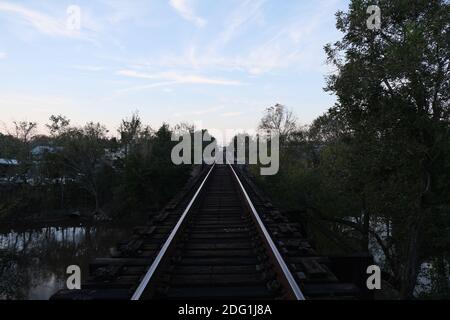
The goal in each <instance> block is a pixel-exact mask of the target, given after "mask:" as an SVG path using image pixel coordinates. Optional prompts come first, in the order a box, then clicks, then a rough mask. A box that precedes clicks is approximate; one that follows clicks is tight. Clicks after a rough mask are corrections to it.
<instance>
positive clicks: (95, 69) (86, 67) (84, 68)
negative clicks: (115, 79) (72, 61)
mask: <svg viewBox="0 0 450 320" xmlns="http://www.w3.org/2000/svg"><path fill="white" fill-rule="evenodd" d="M72 68H73V69H77V70H81V71H90V72H98V71H103V70H105V68H104V67H101V66H90V65H74V66H72Z"/></svg>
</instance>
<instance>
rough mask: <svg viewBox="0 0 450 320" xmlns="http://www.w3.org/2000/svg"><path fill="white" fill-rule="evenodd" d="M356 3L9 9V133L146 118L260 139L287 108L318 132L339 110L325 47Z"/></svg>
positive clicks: (2, 90) (184, 0)
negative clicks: (319, 122)
mask: <svg viewBox="0 0 450 320" xmlns="http://www.w3.org/2000/svg"><path fill="white" fill-rule="evenodd" d="M347 7H348V0H283V1H279V0H214V1H210V0H146V1H144V0H128V1H125V0H117V1H116V0H86V1H77V0H71V1H65V0H24V1H2V0H0V126H3V127H5V126H6V127H7V126H10V125H11V123H12V121H14V120H15V121H21V120H28V121H37V122H38V123H39V125H40V127H39V128H40V130H41V131H42V132H45V131H44V130H45V123H48V118H49V117H50V115H52V114H62V115H65V116H67V117H68V118H70V119H71V120H72V124H77V125H81V124H84V123H86V122H87V121H95V122H101V123H103V124H105V125H106V126H107V127H108V128H109V129H110V130H111V132H114V131H115V130H116V129H117V127H118V126H119V124H120V120H121V119H122V118H125V117H129V116H130V115H131V114H132V112H134V111H139V114H140V115H141V117H142V119H143V121H144V122H145V123H148V124H150V125H151V126H152V127H153V128H158V127H159V126H160V125H161V124H162V123H163V122H166V123H169V124H171V125H174V124H176V123H179V122H189V123H195V124H197V126H201V127H203V128H207V129H211V128H214V129H218V130H225V129H235V130H247V129H251V128H255V127H256V126H257V125H258V122H259V119H261V117H262V115H263V112H264V109H265V108H267V107H269V106H271V105H274V104H276V103H281V104H284V105H286V106H287V107H288V108H290V109H292V110H293V111H294V113H295V114H296V115H297V117H298V118H299V120H300V123H301V124H308V123H310V122H311V121H312V120H314V119H315V118H316V117H317V116H319V115H321V114H323V113H324V112H325V111H326V110H327V109H328V108H329V107H331V106H332V105H333V104H334V101H335V97H334V96H332V95H330V94H329V93H326V92H324V91H323V87H324V86H325V76H326V75H327V74H329V73H330V72H331V68H330V66H327V65H326V56H325V53H324V50H323V47H324V45H325V44H327V43H329V42H335V41H337V40H339V39H340V37H341V34H340V33H339V32H338V31H337V30H336V28H335V13H336V11H338V10H346V9H347Z"/></svg>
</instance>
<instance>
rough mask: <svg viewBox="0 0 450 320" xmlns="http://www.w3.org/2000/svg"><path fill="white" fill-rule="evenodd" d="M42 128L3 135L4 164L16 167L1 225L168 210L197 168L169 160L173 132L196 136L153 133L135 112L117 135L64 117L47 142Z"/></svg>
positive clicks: (52, 123)
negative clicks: (74, 213) (65, 215)
mask: <svg viewBox="0 0 450 320" xmlns="http://www.w3.org/2000/svg"><path fill="white" fill-rule="evenodd" d="M36 128H37V123H35V122H25V121H22V122H14V123H13V127H12V130H8V131H6V132H4V133H0V158H5V159H16V160H17V161H18V165H17V166H14V167H13V168H11V169H10V170H8V172H7V174H4V177H3V184H4V185H3V186H2V189H3V192H2V193H1V194H2V195H1V196H0V218H11V219H15V220H17V219H20V218H22V217H23V216H29V214H30V213H34V212H39V211H46V212H53V210H63V211H64V210H67V209H72V210H78V209H79V208H80V207H81V208H85V209H86V210H89V214H92V215H93V216H96V217H98V218H111V217H113V218H114V217H116V218H125V217H127V218H129V217H132V216H139V215H143V214H145V213H149V212H152V211H157V210H159V209H160V208H161V207H162V206H164V205H165V203H166V202H167V201H168V200H169V199H170V198H171V197H172V196H173V195H174V194H175V193H176V192H177V191H178V190H179V189H180V187H181V186H182V185H184V183H185V182H186V181H187V179H188V178H189V176H190V174H191V170H192V166H189V165H181V166H176V165H174V164H173V163H172V161H171V158H170V154H171V150H172V148H173V146H174V145H175V144H176V142H173V141H172V140H171V136H172V133H173V132H174V131H177V132H190V133H191V134H194V131H195V128H194V127H193V126H191V125H189V124H179V125H176V126H175V127H173V128H171V127H169V125H167V124H163V125H162V126H161V127H160V128H159V129H157V130H153V129H152V128H151V127H150V126H148V125H145V124H143V122H142V120H141V118H140V116H139V114H138V113H137V112H136V113H134V114H133V115H132V116H131V117H130V118H127V119H124V120H122V122H121V124H120V126H119V129H118V130H117V134H116V135H113V134H111V133H110V132H109V131H108V130H107V128H106V127H105V126H104V125H102V124H100V123H94V122H89V123H87V124H85V125H84V126H73V125H71V121H70V119H68V118H66V117H64V116H62V115H53V116H51V117H50V120H49V123H48V124H46V128H47V130H48V134H47V135H42V134H37V133H36ZM37 146H44V147H45V148H46V149H45V150H44V152H41V153H40V154H39V156H38V157H36V155H33V154H32V152H31V151H32V150H33V148H35V147H37ZM6 179H7V180H8V181H9V182H10V183H5V180H6Z"/></svg>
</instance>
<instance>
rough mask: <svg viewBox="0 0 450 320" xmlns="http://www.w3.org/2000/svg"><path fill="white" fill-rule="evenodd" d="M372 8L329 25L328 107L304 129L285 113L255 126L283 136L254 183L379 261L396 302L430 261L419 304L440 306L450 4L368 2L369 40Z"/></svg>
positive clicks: (445, 277) (446, 220)
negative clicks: (334, 33)
mask: <svg viewBox="0 0 450 320" xmlns="http://www.w3.org/2000/svg"><path fill="white" fill-rule="evenodd" d="M372 2H373V1H365V0H354V1H351V3H350V7H349V10H348V12H338V13H337V15H336V16H337V24H336V25H337V29H338V30H339V31H341V32H342V34H343V38H342V39H341V40H340V41H338V42H336V43H334V44H328V45H327V46H326V47H325V51H326V53H327V56H328V62H329V63H330V64H331V65H332V66H333V68H334V69H335V71H334V72H333V73H332V74H331V75H329V76H328V77H327V86H326V88H325V90H326V91H328V92H330V93H333V94H335V95H336V96H337V103H336V104H335V105H334V106H333V107H331V108H330V109H329V110H328V111H327V112H326V113H325V114H324V115H322V116H320V117H319V118H317V119H316V120H315V121H314V122H313V123H312V124H311V125H310V126H308V127H303V128H299V126H298V124H297V122H296V119H295V116H294V115H293V114H292V112H290V111H289V110H288V109H287V108H285V107H284V106H282V105H276V106H274V107H271V108H269V109H268V110H267V113H266V115H265V116H264V118H263V120H262V121H261V124H260V127H261V128H268V129H278V130H279V132H280V134H281V137H282V138H281V155H280V157H281V159H280V172H279V174H278V175H276V176H267V177H258V180H259V182H260V183H261V184H262V185H263V186H264V187H265V188H266V190H267V191H268V192H269V193H270V194H271V195H272V196H273V197H274V198H275V199H276V200H277V202H278V203H279V204H281V205H282V206H283V207H284V208H286V209H287V210H291V211H292V212H303V216H305V215H306V216H307V217H308V219H310V220H311V221H312V220H314V221H317V220H320V221H321V222H322V223H325V225H326V227H327V229H328V230H331V231H333V233H334V234H336V235H337V236H336V237H337V238H335V240H336V241H335V242H339V243H340V244H341V245H342V244H344V243H347V244H349V247H351V248H353V249H352V250H353V252H358V251H359V252H361V251H362V252H371V253H374V252H375V251H378V252H381V254H379V256H380V257H379V259H377V260H378V261H377V262H378V263H379V264H380V265H381V266H382V268H383V272H384V276H383V279H384V280H386V281H387V282H386V283H389V284H390V285H391V286H392V287H393V288H394V289H395V290H396V292H397V296H398V297H401V298H412V297H413V296H414V293H415V288H416V285H417V283H418V275H419V272H420V271H421V265H422V263H424V262H429V263H431V266H432V267H431V271H430V275H429V276H430V279H431V292H432V293H430V294H429V295H428V296H431V297H439V298H449V297H450V287H449V263H450V260H449V257H450V232H449V231H450V183H449V181H450V139H449V138H450V135H449V133H450V130H449V123H450V117H449V111H450V109H449V94H450V88H449V85H450V69H449V68H450V66H449V62H450V48H449V46H450V42H449V41H448V39H449V36H450V4H449V2H448V1H442V0H432V1H420V0H416V1H406V2H405V1H387V0H386V1H384V0H380V1H376V3H377V5H378V6H379V7H380V8H381V10H382V27H381V29H380V30H369V29H368V28H366V27H365V19H366V18H367V16H366V12H365V10H366V8H367V7H368V6H369V5H371V4H373V3H372ZM256 172H257V171H256V170H255V173H256ZM331 247H332V246H331V244H330V243H328V244H327V246H326V248H327V249H328V250H330V248H331Z"/></svg>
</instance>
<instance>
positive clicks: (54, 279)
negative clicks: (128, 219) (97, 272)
mask: <svg viewBox="0 0 450 320" xmlns="http://www.w3.org/2000/svg"><path fill="white" fill-rule="evenodd" d="M132 229H133V228H132V227H131V226H130V227H124V226H121V227H117V226H107V225H103V226H81V225H78V226H72V227H46V228H39V229H34V230H21V231H14V230H9V231H7V232H3V233H2V232H1V231H0V299H32V300H43V299H48V298H49V297H50V296H51V295H52V294H54V293H55V292H56V291H58V290H59V289H63V288H65V285H66V279H67V276H68V275H67V274H66V269H67V267H68V266H69V265H79V266H80V268H81V271H82V279H83V278H84V277H87V275H88V266H89V262H90V261H92V259H94V258H96V257H104V256H107V255H108V253H109V249H110V248H111V247H113V246H114V245H115V244H116V243H117V242H119V241H122V240H125V239H127V237H129V236H130V234H131V232H132Z"/></svg>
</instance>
